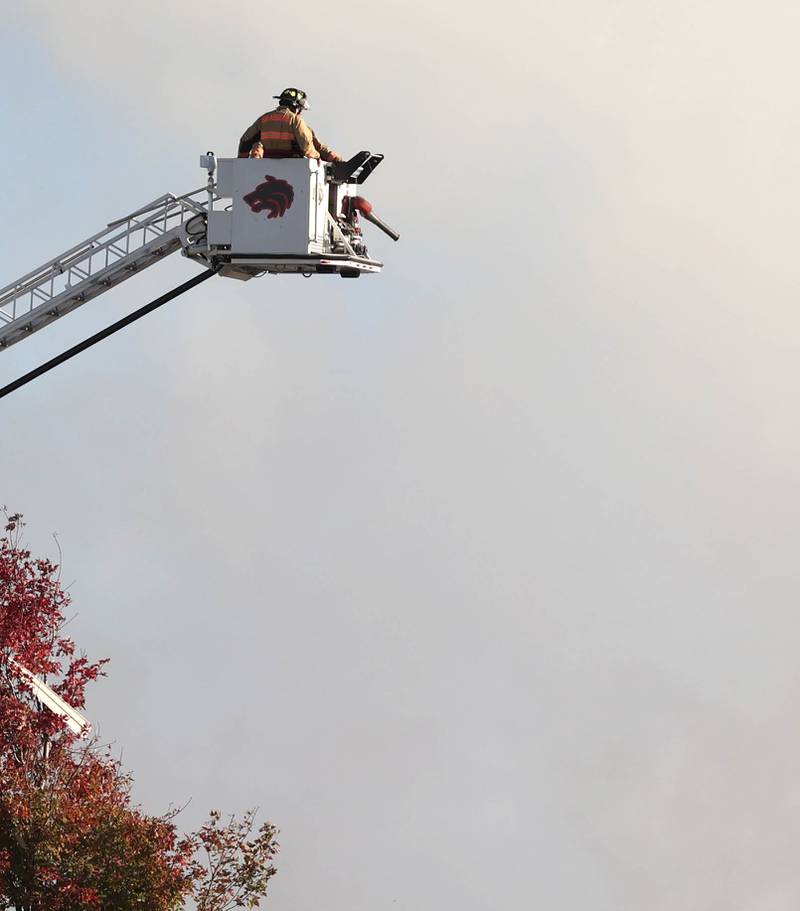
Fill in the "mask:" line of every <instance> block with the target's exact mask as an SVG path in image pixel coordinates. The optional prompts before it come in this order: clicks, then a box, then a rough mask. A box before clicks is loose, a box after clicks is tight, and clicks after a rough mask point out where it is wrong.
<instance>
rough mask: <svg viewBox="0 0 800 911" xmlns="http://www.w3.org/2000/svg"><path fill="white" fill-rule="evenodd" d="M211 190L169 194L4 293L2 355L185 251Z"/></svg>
mask: <svg viewBox="0 0 800 911" xmlns="http://www.w3.org/2000/svg"><path fill="white" fill-rule="evenodd" d="M208 199H209V195H208V188H207V187H202V188H201V189H199V190H194V191H192V192H191V193H187V194H185V195H184V196H173V195H172V194H171V193H166V194H165V195H164V196H160V197H159V198H158V199H155V200H153V202H151V203H148V205H146V206H143V207H142V208H140V209H137V210H136V211H135V212H131V214H130V215H126V216H125V217H124V218H120V219H118V220H117V221H114V222H111V224H109V225H108V226H107V227H106V228H105V229H104V230H102V231H100V232H98V233H97V234H95V235H93V236H92V237H89V238H88V239H87V240H85V241H83V243H80V244H78V245H77V246H75V247H72V248H71V249H70V250H67V251H66V252H65V253H62V254H61V256H57V257H56V258H55V259H51V260H50V261H49V262H46V263H45V264H44V265H43V266H40V267H39V268H38V269H34V270H33V271H32V272H29V273H28V274H27V275H24V276H23V277H22V278H20V279H18V280H17V281H15V282H14V283H13V284H11V285H7V286H6V287H5V288H2V289H0V350H2V349H3V348H7V347H8V346H9V345H13V344H14V343H15V342H18V341H20V340H21V339H23V338H27V337H28V336H29V335H30V334H31V333H33V332H36V331H37V330H38V329H41V328H43V327H44V326H46V325H48V324H49V323H52V322H53V321H54V320H57V319H58V318H59V317H61V316H64V315H66V314H67V313H70V312H71V311H72V310H75V309H76V308H77V307H80V306H81V304H85V303H86V302H87V301H90V300H91V299H92V298H94V297H97V296H98V295H99V294H102V293H103V292H104V291H107V290H108V289H109V288H113V287H114V286H115V285H118V284H120V283H121V282H123V281H125V279H126V278H130V277H131V276H132V275H135V274H136V273H137V272H141V271H142V269H146V268H147V267H148V266H151V265H153V263H156V262H159V261H160V260H162V259H164V257H166V256H169V255H170V253H175V252H177V251H178V250H180V249H181V247H182V245H183V243H182V242H185V240H186V238H187V225H188V223H189V222H190V221H191V220H192V219H193V218H195V217H196V216H201V218H200V219H199V221H202V223H203V224H205V218H206V212H207V208H208Z"/></svg>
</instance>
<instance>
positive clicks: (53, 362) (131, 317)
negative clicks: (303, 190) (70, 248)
mask: <svg viewBox="0 0 800 911" xmlns="http://www.w3.org/2000/svg"><path fill="white" fill-rule="evenodd" d="M212 275H216V271H215V270H214V269H207V270H206V271H205V272H201V273H200V275H195V277H194V278H190V279H189V281H188V282H184V283H183V284H182V285H178V287H177V288H173V289H172V291H168V292H167V293H166V294H162V295H161V297H157V298H156V299H155V300H154V301H150V303H149V304H145V305H144V307H140V308H139V309H138V310H134V311H133V313H129V314H128V315H127V316H124V317H123V318H122V319H120V320H117V322H116V323H112V324H111V325H110V326H108V327H107V328H105V329H102V330H101V331H100V332H97V333H96V334H95V335H92V336H90V337H89V338H87V339H85V340H84V341H82V342H78V344H77V345H73V346H72V348H67V350H66V351H64V352H62V353H61V354H59V355H57V356H56V357H54V358H51V359H50V360H49V361H45V362H44V364H42V365H41V366H39V367H37V368H36V369H35V370H31V371H30V373H26V374H25V375H24V376H21V377H20V378H19V379H18V380H14V382H13V383H9V384H8V385H7V386H3V388H2V389H0V399H2V398H4V397H5V396H7V395H10V393H12V392H15V391H16V390H17V389H19V388H20V387H22V386H25V385H26V384H27V383H30V382H31V380H35V379H36V377H37V376H41V375H42V374H43V373H47V371H48V370H52V369H53V367H58V365H59V364H63V363H64V361H68V360H69V359H70V358H71V357H75V355H76V354H80V353H81V351H85V350H86V349H87V348H91V347H92V345H96V344H97V343H98V342H102V341H103V339H104V338H108V337H109V335H113V334H114V333H115V332H119V330H120V329H124V328H125V327H126V326H130V324H131V323H135V322H136V320H137V319H141V318H142V317H143V316H147V314H148V313H152V312H153V310H155V309H156V308H157V307H161V306H162V305H163V304H168V303H169V302H170V301H171V300H174V299H175V298H176V297H180V295H181V294H183V293H185V292H186V291H190V290H191V289H192V288H194V287H196V286H197V285H200V284H202V283H203V282H204V281H208V279H209V278H211V277H212Z"/></svg>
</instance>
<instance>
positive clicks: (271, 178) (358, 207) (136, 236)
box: [0, 151, 399, 395]
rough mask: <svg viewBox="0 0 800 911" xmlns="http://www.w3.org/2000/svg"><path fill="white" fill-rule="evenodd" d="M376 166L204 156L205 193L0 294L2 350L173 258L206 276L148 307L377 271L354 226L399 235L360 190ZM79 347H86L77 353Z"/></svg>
mask: <svg viewBox="0 0 800 911" xmlns="http://www.w3.org/2000/svg"><path fill="white" fill-rule="evenodd" d="M382 160H383V155H378V154H373V153H371V152H368V151H364V152H359V153H358V154H357V155H355V156H354V157H353V158H351V159H350V160H349V161H345V162H335V163H329V162H322V161H316V160H313V159H309V158H285V159H255V158H241V159H240V158H220V159H218V158H217V157H216V156H215V155H214V154H213V153H212V152H207V153H206V154H205V155H203V156H201V158H200V165H201V167H203V168H204V169H205V170H206V172H207V175H208V178H207V182H206V184H205V186H202V187H200V188H198V189H197V190H193V191H191V192H190V193H185V194H183V195H182V196H174V195H173V194H171V193H166V194H164V195H163V196H159V197H158V198H157V199H154V200H152V202H149V203H147V204H146V205H144V206H141V207H140V208H138V209H136V210H135V211H134V212H131V213H130V214H129V215H126V216H125V217H124V218H120V219H117V220H116V221H113V222H111V223H110V224H109V225H107V226H106V227H105V228H104V229H103V230H102V231H99V232H98V233H97V234H93V235H92V236H91V237H89V238H87V239H86V240H84V241H82V242H81V243H79V244H77V245H76V246H74V247H71V248H70V249H69V250H66V251H65V252H64V253H62V254H61V255H60V256H56V257H54V258H53V259H50V260H48V261H47V262H46V263H44V264H43V265H42V266H40V267H39V268H37V269H33V270H32V271H30V272H28V273H27V274H26V275H23V276H22V277H21V278H18V279H17V280H16V281H13V282H11V283H10V284H9V285H6V286H5V287H4V288H2V289H0V351H3V350H5V349H6V348H8V347H10V346H11V345H13V344H15V343H16V342H19V341H21V340H22V339H24V338H27V337H28V336H29V335H31V334H32V333H34V332H37V331H38V330H39V329H42V328H44V327H45V326H47V325H49V324H50V323H52V322H54V321H55V320H57V319H60V318H61V317H63V316H66V315H67V314H68V313H71V312H72V311H73V310H75V309H77V308H78V307H80V306H82V305H83V304H85V303H87V302H88V301H90V300H92V299H94V298H96V297H98V296H99V295H101V294H103V293H105V292H106V291H108V290H110V289H111V288H114V287H116V286H117V285H119V284H121V283H122V282H124V281H125V280H126V279H128V278H130V277H131V276H132V275H136V274H137V273H139V272H141V271H143V270H144V269H147V268H148V267H149V266H152V265H153V264H154V263H157V262H160V261H161V260H163V259H165V258H166V257H167V256H170V255H171V254H172V253H177V252H179V251H180V252H181V253H182V254H183V255H184V256H185V257H187V258H188V259H190V260H193V261H194V262H196V263H198V264H199V265H201V266H203V267H204V273H203V274H202V275H199V276H196V277H195V278H194V279H190V280H189V281H188V282H186V283H184V285H181V286H179V288H177V289H174V290H173V291H172V292H169V293H168V294H166V295H164V296H163V298H159V299H158V301H156V302H153V304H154V305H160V303H163V302H166V300H168V299H169V300H171V299H172V298H173V297H175V296H177V295H178V294H179V293H183V292H184V291H186V290H189V288H191V287H194V286H195V285H197V284H199V283H200V282H201V281H204V280H205V279H207V278H210V277H211V276H212V275H215V274H216V275H220V276H222V277H223V278H236V279H240V280H245V281H247V280H249V279H251V278H255V277H259V276H262V275H265V274H299V275H305V276H310V275H316V274H338V275H341V276H342V277H344V278H357V277H360V276H361V275H364V274H374V273H378V272H380V271H381V269H382V268H383V263H381V262H379V261H378V260H375V259H372V258H371V257H370V256H369V253H368V251H367V247H366V244H365V243H364V237H363V234H362V231H361V223H360V219H361V218H363V219H365V220H367V221H370V222H371V223H373V224H375V225H376V226H377V227H379V228H380V229H381V230H382V231H383V232H384V233H386V234H388V235H389V236H390V237H391V238H392V239H393V240H397V239H398V237H399V235H398V234H397V233H396V232H395V231H393V230H392V229H391V228H390V227H389V226H388V225H386V224H385V223H384V222H382V221H381V220H380V219H379V218H378V217H377V216H376V215H375V213H374V212H373V210H372V206H371V204H370V203H369V202H368V201H367V200H366V199H364V197H363V196H360V195H359V188H360V185H361V184H363V183H364V181H365V180H366V179H367V178H368V177H369V175H370V174H371V173H372V172H373V171H374V169H375V168H376V167H377V166H378V165H379V164H380V163H381V161H382ZM152 307H153V305H152V304H151V305H148V308H142V309H143V311H144V310H147V311H148V312H149V309H152ZM142 315H144V314H143V312H142ZM130 321H132V320H131V318H130V317H128V318H126V319H124V320H121V321H119V323H118V324H114V326H113V327H109V329H108V330H105V331H104V332H102V333H99V334H98V336H97V337H93V338H94V340H95V341H96V340H99V338H100V337H105V336H107V335H108V334H110V333H111V331H116V329H117V328H121V327H122V325H123V324H127V323H129V322H130ZM91 343H94V342H93V341H92V342H91ZM83 347H88V345H87V344H86V343H84V344H83V345H82V346H76V348H81V350H82V349H83ZM75 353H77V351H76V352H75ZM64 359H65V358H64V357H63V356H62V357H61V358H60V359H54V361H56V360H57V361H58V362H61V361H62V360H64ZM51 366H55V363H52V365H51ZM48 369H49V368H48ZM40 372H42V371H40ZM31 378H33V377H32V376H31ZM17 385H18V384H17ZM5 389H8V387H5ZM2 394H5V391H4V390H0V395H2Z"/></svg>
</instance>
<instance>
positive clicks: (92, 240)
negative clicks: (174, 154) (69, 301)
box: [0, 187, 207, 301]
mask: <svg viewBox="0 0 800 911" xmlns="http://www.w3.org/2000/svg"><path fill="white" fill-rule="evenodd" d="M200 193H202V194H206V193H207V188H206V187H201V188H200V189H198V190H192V192H191V193H186V194H184V195H183V196H173V194H172V193H165V194H164V195H163V196H160V197H158V199H155V200H153V202H151V203H148V204H147V206H143V207H142V208H141V209H137V210H136V212H132V213H131V214H130V215H126V216H125V217H124V218H120V219H117V220H116V221H113V222H110V223H109V224H108V225H106V227H105V228H103V229H102V230H101V231H98V232H97V233H96V234H93V235H92V236H91V237H87V238H86V240H83V241H81V242H80V243H78V244H75V246H74V247H70V248H69V249H68V250H65V251H64V253H61V254H60V255H59V256H56V257H53V259H50V260H48V261H47V262H45V263H44V264H43V265H41V266H38V267H37V268H36V269H32V270H31V271H30V272H27V273H26V274H25V275H23V276H21V277H20V278H18V279H17V280H16V281H14V282H11V283H10V284H8V285H6V286H5V287H3V288H0V301H2V298H3V296H4V295H6V294H7V293H8V292H11V291H13V290H14V289H15V288H20V287H22V286H24V285H25V284H29V283H31V282H32V281H35V280H36V279H37V278H39V279H40V278H42V277H45V276H47V275H49V274H50V272H51V270H53V271H55V272H56V273H57V274H58V273H60V272H61V271H62V270H63V269H65V268H66V267H67V265H68V264H69V263H68V261H69V260H71V259H73V260H74V259H76V258H83V257H84V256H86V255H87V254H88V253H90V252H91V251H92V250H93V249H94V246H95V245H96V244H97V242H98V241H101V239H102V238H103V237H104V235H106V234H108V233H109V231H111V230H113V229H115V228H119V226H120V225H122V224H126V223H131V222H133V221H134V216H137V215H140V214H143V213H146V212H148V211H152V210H153V209H154V208H155V207H156V206H161V207H164V208H165V209H170V208H172V207H173V206H174V208H175V213H176V214H177V213H179V212H180V213H185V211H186V208H187V207H188V208H190V209H191V211H192V212H193V213H195V214H198V215H199V214H202V213H204V212H205V211H206V209H205V205H204V203H203V202H202V201H198V200H193V199H191V197H193V196H196V195H198V194H200ZM156 217H157V216H156ZM140 223H141V222H140ZM128 233H129V230H127V229H123V230H122V231H120V232H119V235H118V239H119V238H122V237H125V236H126V235H127V234H128Z"/></svg>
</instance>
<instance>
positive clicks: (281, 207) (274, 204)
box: [242, 174, 294, 218]
mask: <svg viewBox="0 0 800 911" xmlns="http://www.w3.org/2000/svg"><path fill="white" fill-rule="evenodd" d="M242 198H243V199H244V201H245V202H246V203H247V205H248V206H250V208H251V209H252V210H253V211H254V212H263V211H264V210H267V212H268V213H269V214H268V215H267V218H283V216H284V215H285V214H286V210H287V209H291V207H292V203H293V202H294V190H293V189H292V185H291V184H289V183H286V181H285V180H280V179H279V178H277V177H272V176H271V175H270V174H265V175H264V183H260V184H259V185H258V186H257V187H256V188H255V190H253V191H252V193H248V194H247V195H246V196H243V197H242Z"/></svg>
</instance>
